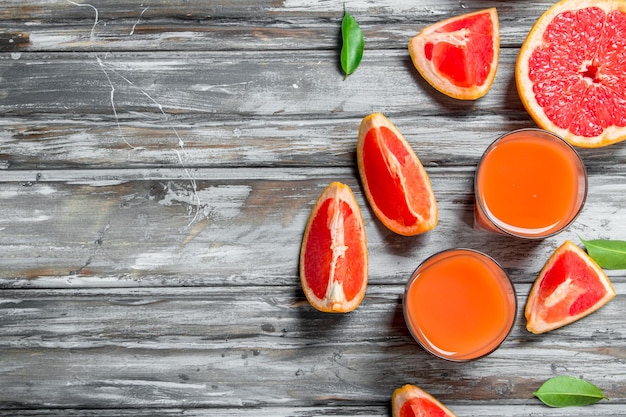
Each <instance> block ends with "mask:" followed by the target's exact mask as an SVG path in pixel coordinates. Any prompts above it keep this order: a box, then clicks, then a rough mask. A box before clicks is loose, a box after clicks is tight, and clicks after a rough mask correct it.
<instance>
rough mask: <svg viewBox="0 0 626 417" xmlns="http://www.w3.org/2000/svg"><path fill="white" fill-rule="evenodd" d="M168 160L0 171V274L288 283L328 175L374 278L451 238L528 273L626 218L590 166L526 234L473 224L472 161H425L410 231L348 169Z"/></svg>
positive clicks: (84, 282) (140, 281)
mask: <svg viewBox="0 0 626 417" xmlns="http://www.w3.org/2000/svg"><path fill="white" fill-rule="evenodd" d="M70 172H71V171H70ZM171 172H176V173H177V175H178V177H175V178H173V177H172V176H168V175H165V176H163V177H159V176H158V173H156V174H155V177H154V178H150V176H149V175H150V173H149V172H142V171H140V170H127V171H120V172H115V171H110V172H107V171H104V172H102V171H99V170H95V171H93V173H92V174H93V175H94V176H97V175H101V177H91V178H90V175H91V174H90V173H88V172H84V171H79V173H80V174H82V175H85V174H86V175H85V176H83V177H78V178H76V177H73V178H67V179H65V180H60V179H58V178H57V179H54V178H46V172H43V173H42V174H41V176H40V177H39V178H38V180H37V179H36V173H35V172H30V173H28V175H25V176H24V181H23V182H20V181H14V182H4V183H0V212H1V213H2V217H1V219H2V220H1V223H0V227H1V228H2V233H1V234H0V248H1V251H2V257H3V268H2V269H1V270H0V286H3V287H31V286H34V287H46V286H52V287H58V286H63V287H65V286H68V287H77V286H79V287H80V286H145V285H147V286H154V285H157V286H159V285H165V286H177V285H193V286H205V285H255V284H258V283H259V280H260V282H271V283H274V284H276V285H294V283H295V282H294V281H295V280H297V267H298V253H299V250H300V242H301V239H302V233H303V231H304V226H305V223H306V219H307V217H308V214H309V211H310V208H311V206H312V204H313V202H314V201H315V199H317V196H318V195H319V193H320V192H321V190H322V189H323V188H324V187H325V186H326V185H327V184H328V183H329V182H330V181H333V180H339V181H343V182H345V183H347V184H348V185H350V186H351V187H352V188H353V190H354V191H355V193H356V195H357V198H358V200H359V203H360V205H361V207H362V212H363V216H364V220H365V225H366V231H367V237H368V247H369V251H370V276H371V280H372V282H374V283H398V282H403V281H404V280H406V278H407V277H408V276H409V275H410V273H411V272H412V271H413V270H414V269H415V268H416V267H417V265H418V264H419V262H421V261H422V260H423V259H425V258H426V257H427V256H429V255H431V254H433V253H435V252H437V251H440V250H443V249H447V248H450V247H459V246H460V247H470V248H474V249H478V250H483V251H485V252H487V253H489V254H490V255H492V256H493V257H495V258H496V259H497V260H498V261H499V262H501V263H502V265H503V266H504V267H505V268H508V269H509V270H510V272H511V274H512V275H513V276H514V279H515V280H516V281H520V282H529V281H532V280H534V278H535V277H536V274H537V273H538V271H539V270H540V269H541V267H542V266H543V264H544V263H545V262H546V260H547V259H548V257H549V255H550V253H551V252H552V251H553V250H554V249H555V248H556V247H557V246H558V245H560V243H562V242H563V241H564V240H565V239H571V240H573V241H574V242H576V243H579V242H580V241H579V238H578V236H581V237H584V238H587V239H590V238H613V239H620V238H623V236H620V233H621V232H620V231H621V230H623V229H622V227H623V225H624V224H626V204H625V200H624V199H625V198H626V195H624V193H622V192H619V190H621V187H623V184H624V176H623V175H614V176H609V175H602V176H593V177H591V178H590V190H589V194H588V200H587V204H586V206H585V208H584V209H583V212H582V213H581V215H580V216H579V218H578V219H577V221H576V222H575V223H574V224H573V225H572V226H571V227H570V228H569V229H568V230H567V231H565V232H564V233H562V234H560V235H557V236H555V237H552V238H549V239H546V240H544V241H541V242H525V241H522V240H518V239H510V238H507V237H504V236H497V235H494V234H491V233H487V232H477V231H476V230H474V229H473V228H472V220H473V197H472V181H473V169H461V170H454V169H446V168H431V169H429V172H430V174H431V180H432V182H433V187H434V189H435V195H436V197H437V198H438V205H439V210H440V222H439V225H438V226H437V228H436V229H435V230H433V231H431V232H429V233H426V234H424V235H421V236H417V237H414V238H407V237H402V236H399V235H395V234H394V233H392V232H390V231H388V230H387V229H386V228H384V227H383V226H382V225H381V224H380V223H379V222H378V221H377V220H376V219H375V218H373V215H372V213H371V212H370V210H369V208H368V205H367V203H366V202H365V200H364V198H363V195H362V193H361V190H360V186H359V183H358V181H357V179H356V174H355V173H354V172H353V171H352V169H334V170H332V169H331V170H326V171H325V170H318V171H313V170H310V171H303V170H301V169H293V170H283V171H281V170H278V169H267V170H259V171H254V170H250V169H247V170H239V171H238V170H234V171H233V172H232V173H230V172H231V171H230V170H227V169H225V170H207V171H202V170H196V171H193V172H191V174H192V175H193V182H192V180H191V177H187V176H186V174H187V173H186V172H185V171H182V170H179V171H171ZM7 174H10V175H16V174H15V171H8V172H7ZM164 174H166V173H164ZM240 174H242V176H240ZM57 175H62V173H57ZM125 175H128V176H129V177H125ZM144 175H146V177H143V176H144ZM264 175H268V177H267V178H264V177H263V176H264ZM138 177H140V178H141V177H143V178H142V180H138ZM281 177H282V178H281ZM31 179H32V180H31ZM194 184H195V187H196V190H195V192H194V188H193V187H194ZM605 213H611V215H610V216H607V215H606V214H605Z"/></svg>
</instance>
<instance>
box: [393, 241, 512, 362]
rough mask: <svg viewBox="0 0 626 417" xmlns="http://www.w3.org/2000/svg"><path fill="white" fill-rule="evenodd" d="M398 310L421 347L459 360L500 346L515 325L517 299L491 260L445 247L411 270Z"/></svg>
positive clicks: (467, 250)
mask: <svg viewBox="0 0 626 417" xmlns="http://www.w3.org/2000/svg"><path fill="white" fill-rule="evenodd" d="M403 310H404V318H405V321H406V324H407V327H408V328H409V331H410V332H411V334H412V335H413V337H414V338H415V340H416V341H417V342H418V343H419V344H420V345H421V346H422V347H423V348H424V349H426V350H427V351H428V352H430V353H432V354H433V355H435V356H438V357H440V358H443V359H448V360H451V361H457V362H461V361H468V360H472V359H478V358H480V357H483V356H485V355H488V354H489V353H491V352H493V351H494V350H495V349H496V348H497V347H498V346H500V344H501V343H502V342H503V341H504V339H506V337H507V336H508V334H509V332H510V330H511V328H512V326H513V322H514V321H515V315H516V312H517V299H516V297H515V290H514V288H513V285H512V284H511V281H510V280H509V277H508V276H507V274H506V272H504V270H503V269H502V268H501V267H500V265H499V264H498V263H497V262H496V261H495V260H493V259H492V258H491V257H489V256H487V255H485V254H483V253H481V252H478V251H474V250H471V249H449V250H446V251H443V252H439V253H437V254H435V255H433V256H431V257H430V258H428V259H426V260H425V261H424V262H423V263H422V264H420V266H419V267H418V268H417V269H416V270H415V272H414V273H413V275H412V276H411V278H410V279H409V282H408V283H407V286H406V289H405V292H404V298H403Z"/></svg>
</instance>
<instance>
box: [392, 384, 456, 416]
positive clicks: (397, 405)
mask: <svg viewBox="0 0 626 417" xmlns="http://www.w3.org/2000/svg"><path fill="white" fill-rule="evenodd" d="M391 415H392V416H393V417H456V416H455V414H454V413H452V411H450V410H448V409H447V408H446V407H445V406H444V405H443V404H441V403H440V402H439V401H438V400H437V399H435V398H434V397H433V396H432V395H430V394H429V393H427V392H426V391H424V390H422V389H421V388H419V387H416V386H415V385H409V384H407V385H405V386H403V387H401V388H398V389H396V390H395V391H394V392H393V394H392V396H391Z"/></svg>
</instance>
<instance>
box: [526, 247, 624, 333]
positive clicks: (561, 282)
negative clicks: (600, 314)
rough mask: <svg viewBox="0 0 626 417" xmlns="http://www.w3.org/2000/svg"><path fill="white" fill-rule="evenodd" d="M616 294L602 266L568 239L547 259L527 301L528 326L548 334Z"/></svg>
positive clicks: (586, 313) (600, 305)
mask: <svg viewBox="0 0 626 417" xmlns="http://www.w3.org/2000/svg"><path fill="white" fill-rule="evenodd" d="M613 297H615V290H614V289H613V286H612V285H611V282H610V281H609V278H608V277H607V276H606V274H605V273H604V271H603V270H602V268H600V266H598V264H596V263H595V261H594V260H593V259H591V257H590V256H589V255H587V253H586V252H585V251H583V250H582V249H580V248H579V247H578V246H576V245H575V244H573V243H572V242H570V241H569V240H566V241H565V242H564V243H563V244H562V245H561V246H560V247H559V248H558V249H557V250H556V251H555V252H554V253H553V254H552V256H550V259H548V261H547V262H546V264H545V266H544V267H543V269H542V270H541V272H540V273H539V276H538V277H537V280H536V281H535V283H534V284H533V287H532V289H531V290H530V294H529V295H528V300H527V301H526V311H525V315H526V328H527V329H528V331H530V332H532V333H536V334H539V333H545V332H547V331H550V330H554V329H556V328H559V327H562V326H565V325H566V324H570V323H572V322H574V321H576V320H578V319H581V318H583V317H585V316H587V315H589V314H591V313H593V312H594V311H596V310H597V309H599V308H600V307H602V306H603V305H605V304H606V303H608V302H609V301H610V300H611V299H612V298H613Z"/></svg>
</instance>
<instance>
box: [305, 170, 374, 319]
mask: <svg viewBox="0 0 626 417" xmlns="http://www.w3.org/2000/svg"><path fill="white" fill-rule="evenodd" d="M300 281H301V283H302V289H303V291H304V294H305V296H306V298H307V300H308V301H309V303H310V304H311V305H312V306H313V307H315V308H316V309H318V310H320V311H324V312H336V313H345V312H349V311H352V310H354V309H355V308H357V307H358V305H359V304H360V303H361V301H362V300H363V297H364V296H365V290H366V288H367V243H366V239H365V227H364V226H363V218H362V217H361V211H360V209H359V205H358V203H357V201H356V199H355V197H354V194H352V190H351V189H350V187H348V186H347V185H345V184H342V183H339V182H332V183H330V184H329V185H328V187H326V189H325V190H324V191H323V192H322V194H321V195H320V196H319V198H318V199H317V202H316V203H315V205H314V206H313V208H312V209H311V214H310V216H309V219H308V222H307V225H306V229H305V231H304V237H303V240H302V247H301V250H300Z"/></svg>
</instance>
